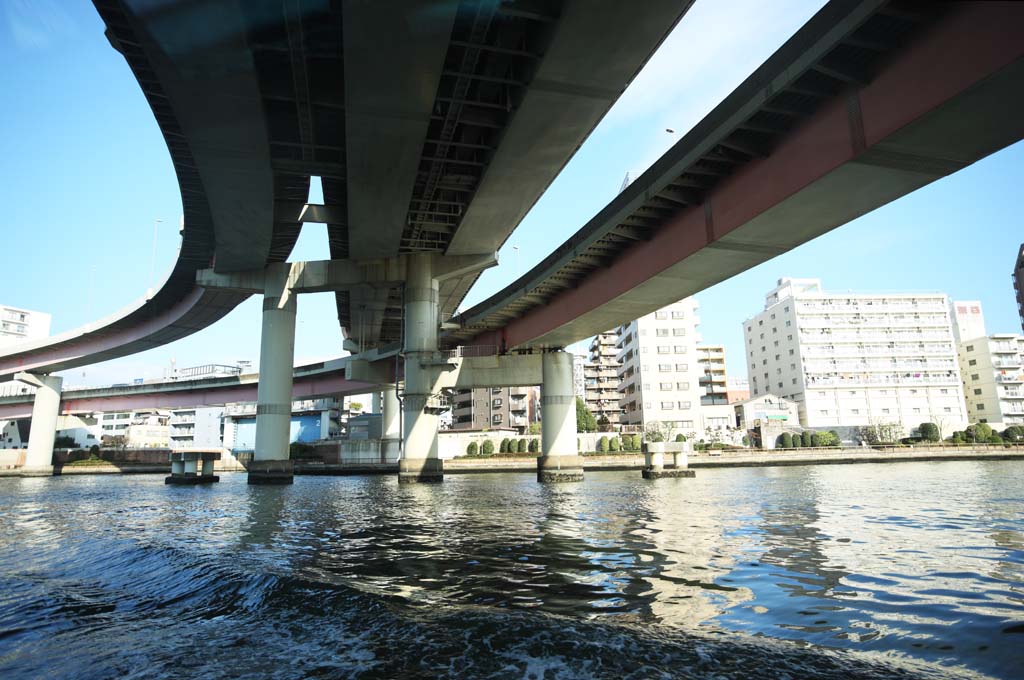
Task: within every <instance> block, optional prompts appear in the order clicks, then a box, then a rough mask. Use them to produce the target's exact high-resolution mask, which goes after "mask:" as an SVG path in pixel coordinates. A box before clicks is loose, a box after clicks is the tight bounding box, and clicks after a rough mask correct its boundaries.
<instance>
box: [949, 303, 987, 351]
mask: <svg viewBox="0 0 1024 680" xmlns="http://www.w3.org/2000/svg"><path fill="white" fill-rule="evenodd" d="M949 318H950V319H952V320H953V338H954V339H955V340H956V342H958V343H960V342H963V341H964V340H973V339H974V338H983V337H985V336H986V335H988V333H986V332H985V314H984V313H983V312H982V311H981V302H980V301H978V300H957V301H955V302H952V301H951V302H950V303H949Z"/></svg>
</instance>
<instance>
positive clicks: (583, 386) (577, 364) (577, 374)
mask: <svg viewBox="0 0 1024 680" xmlns="http://www.w3.org/2000/svg"><path fill="white" fill-rule="evenodd" d="M570 356H571V357H572V393H573V394H574V395H575V396H577V397H579V398H580V399H586V397H587V377H586V372H587V370H586V365H587V355H586V353H585V352H579V351H573V352H570Z"/></svg>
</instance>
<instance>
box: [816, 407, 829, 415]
mask: <svg viewBox="0 0 1024 680" xmlns="http://www.w3.org/2000/svg"><path fill="white" fill-rule="evenodd" d="M818 415H822V416H827V415H828V409H827V408H823V409H821V410H820V411H818Z"/></svg>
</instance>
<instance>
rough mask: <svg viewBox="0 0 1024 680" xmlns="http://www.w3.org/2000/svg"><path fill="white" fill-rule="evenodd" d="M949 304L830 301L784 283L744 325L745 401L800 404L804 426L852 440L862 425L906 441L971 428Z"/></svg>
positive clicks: (812, 286) (816, 285) (941, 298)
mask: <svg viewBox="0 0 1024 680" xmlns="http://www.w3.org/2000/svg"><path fill="white" fill-rule="evenodd" d="M948 305H949V303H948V299H947V298H946V296H945V295H943V294H941V293H924V294H911V293H901V294H878V293H828V292H825V291H823V290H822V287H821V281H820V280H818V279H791V278H783V279H780V280H779V282H778V286H777V287H776V288H775V289H774V290H772V291H771V292H769V293H768V295H767V296H766V297H765V308H764V311H762V312H761V313H760V314H758V315H756V316H754V317H752V318H750V319H748V320H747V321H745V322H744V323H743V336H744V348H745V351H746V353H747V356H746V363H747V367H748V370H749V378H750V396H751V398H754V397H758V396H763V395H766V394H775V395H778V396H781V397H784V398H786V399H790V400H792V401H794V402H796V404H797V407H798V409H799V414H800V423H801V425H802V426H803V427H806V428H812V429H825V430H831V429H835V430H837V431H839V433H840V436H841V437H842V438H843V439H853V438H855V437H856V434H855V433H856V431H857V430H858V428H862V427H873V426H881V425H886V426H896V428H897V429H898V430H901V431H902V432H903V435H902V436H907V435H909V434H910V432H911V431H912V430H914V429H915V428H917V427H918V426H919V425H920V424H921V423H924V422H933V423H935V424H936V425H938V426H939V429H940V430H941V431H942V434H943V436H949V434H950V433H951V432H953V431H954V430H960V429H963V428H964V427H965V426H966V423H967V413H966V408H965V405H964V395H963V386H962V383H961V380H960V368H959V363H958V361H957V353H956V346H955V343H954V336H953V329H952V324H951V322H950V314H949V306H948Z"/></svg>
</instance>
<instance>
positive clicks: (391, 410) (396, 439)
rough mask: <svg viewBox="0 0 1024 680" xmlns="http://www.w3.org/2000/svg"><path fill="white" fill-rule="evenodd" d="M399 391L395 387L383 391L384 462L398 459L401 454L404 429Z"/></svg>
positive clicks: (381, 442) (381, 425) (382, 430)
mask: <svg viewBox="0 0 1024 680" xmlns="http://www.w3.org/2000/svg"><path fill="white" fill-rule="evenodd" d="M400 408H401V405H400V404H399V402H398V392H397V391H396V390H395V388H394V387H390V388H384V390H383V392H381V423H380V440H381V441H380V456H381V461H380V462H382V463H390V462H393V461H396V460H398V458H399V456H400V455H401V446H402V429H401V424H400V418H399V415H400V414H399V409H400Z"/></svg>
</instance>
